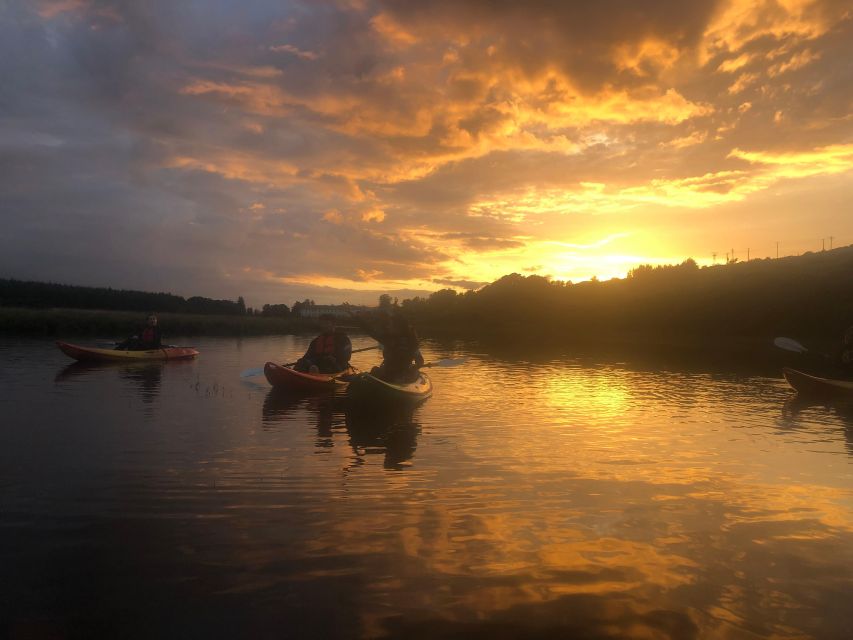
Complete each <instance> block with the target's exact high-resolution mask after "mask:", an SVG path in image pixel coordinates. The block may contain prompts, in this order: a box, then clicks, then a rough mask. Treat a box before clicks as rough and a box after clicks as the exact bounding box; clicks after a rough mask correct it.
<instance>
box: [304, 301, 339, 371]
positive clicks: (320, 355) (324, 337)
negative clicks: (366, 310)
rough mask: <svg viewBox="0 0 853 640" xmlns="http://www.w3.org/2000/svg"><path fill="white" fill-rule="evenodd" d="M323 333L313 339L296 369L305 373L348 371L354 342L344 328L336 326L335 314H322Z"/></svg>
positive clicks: (321, 325)
mask: <svg viewBox="0 0 853 640" xmlns="http://www.w3.org/2000/svg"><path fill="white" fill-rule="evenodd" d="M320 327H321V329H322V333H321V334H320V335H319V336H317V337H316V338H314V339H313V340H312V341H311V344H310V345H308V350H307V351H306V352H305V355H304V356H302V357H301V358H300V359H299V360H297V362H296V366H295V367H294V369H296V370H297V371H302V372H304V373H339V372H341V371H346V369H347V367H349V360H350V357H351V356H352V343H351V342H350V339H349V336H348V335H347V334H346V332H345V331H344V330H343V329H339V328H337V327H335V316H333V315H332V314H330V313H325V314H323V315H322V316H320Z"/></svg>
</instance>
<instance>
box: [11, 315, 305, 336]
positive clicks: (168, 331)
mask: <svg viewBox="0 0 853 640" xmlns="http://www.w3.org/2000/svg"><path fill="white" fill-rule="evenodd" d="M147 315H148V314H146V313H139V312H137V311H100V310H90V309H25V308H19V307H0V334H6V335H21V336H42V337H52V338H62V337H63V336H99V337H107V336H111V337H116V338H124V337H127V336H129V335H133V334H135V333H137V332H138V331H139V330H140V328H141V327H142V326H144V325H145V320H146V317H147ZM157 317H158V318H159V321H160V327H161V330H162V332H163V338H164V340H165V341H168V340H169V336H202V335H204V336H260V335H276V334H286V333H299V332H301V331H310V330H313V329H314V328H316V323H315V322H314V321H311V320H302V319H299V318H270V317H264V316H217V315H200V314H188V313H158V314H157Z"/></svg>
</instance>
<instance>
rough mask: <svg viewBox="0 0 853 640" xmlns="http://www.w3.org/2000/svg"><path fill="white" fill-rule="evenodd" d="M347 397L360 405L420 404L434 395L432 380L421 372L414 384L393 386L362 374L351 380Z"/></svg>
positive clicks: (367, 374)
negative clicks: (367, 403)
mask: <svg viewBox="0 0 853 640" xmlns="http://www.w3.org/2000/svg"><path fill="white" fill-rule="evenodd" d="M347 395H348V396H349V397H350V398H351V399H352V400H354V401H356V402H359V403H365V402H371V403H378V404H418V403H420V402H423V401H424V400H426V399H427V398H429V397H430V396H431V395H432V380H430V379H429V376H428V375H427V374H425V373H423V372H419V374H418V379H417V380H415V381H414V382H409V383H404V384H393V383H391V382H386V381H385V380H380V379H379V378H377V377H376V376H372V375H370V374H369V373H360V374H358V375H356V376H353V378H352V379H351V380H350V383H349V387H348V388H347Z"/></svg>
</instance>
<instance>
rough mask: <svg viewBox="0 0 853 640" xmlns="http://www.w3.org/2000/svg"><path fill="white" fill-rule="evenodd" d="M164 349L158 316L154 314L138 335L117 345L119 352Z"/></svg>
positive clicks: (149, 317)
mask: <svg viewBox="0 0 853 640" xmlns="http://www.w3.org/2000/svg"><path fill="white" fill-rule="evenodd" d="M162 348H163V341H162V337H161V334H160V326H159V324H158V321H157V316H155V315H154V314H153V313H152V314H151V315H149V316H148V320H147V321H146V323H145V326H144V327H143V328H142V330H141V331H140V332H139V333H138V334H137V335H135V336H131V337H129V338H128V339H127V340H125V341H124V342H121V343H119V344H118V345H116V350H117V351H153V350H154V349H162Z"/></svg>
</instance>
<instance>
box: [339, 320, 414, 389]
mask: <svg viewBox="0 0 853 640" xmlns="http://www.w3.org/2000/svg"><path fill="white" fill-rule="evenodd" d="M353 317H354V318H355V320H356V322H358V323H359V324H360V325H361V326H362V328H363V329H364V331H365V332H366V333H367V334H368V335H369V336H370V337H371V338H373V339H374V340H376V341H377V342H378V343H379V344H381V345H382V364H381V365H379V366H378V367H374V368H373V370H372V371H371V372H370V373H371V375H373V376H376V377H377V378H379V379H381V380H385V381H386V382H394V383H400V382H413V381H415V380H417V377H418V369H419V368H420V367H422V366H423V364H424V357H423V356H422V355H421V349H420V340H419V339H418V334H417V333H416V332H415V329H414V328H413V327H412V325H411V324H409V321H408V320H407V319H406V316H404V315H403V314H402V313H401V312H400V310H399V309H393V310H391V311H387V310H382V311H380V312H379V315H378V319H377V320H373V321H371V320H369V319H367V318H365V317H363V316H362V317H360V316H355V315H353Z"/></svg>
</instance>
